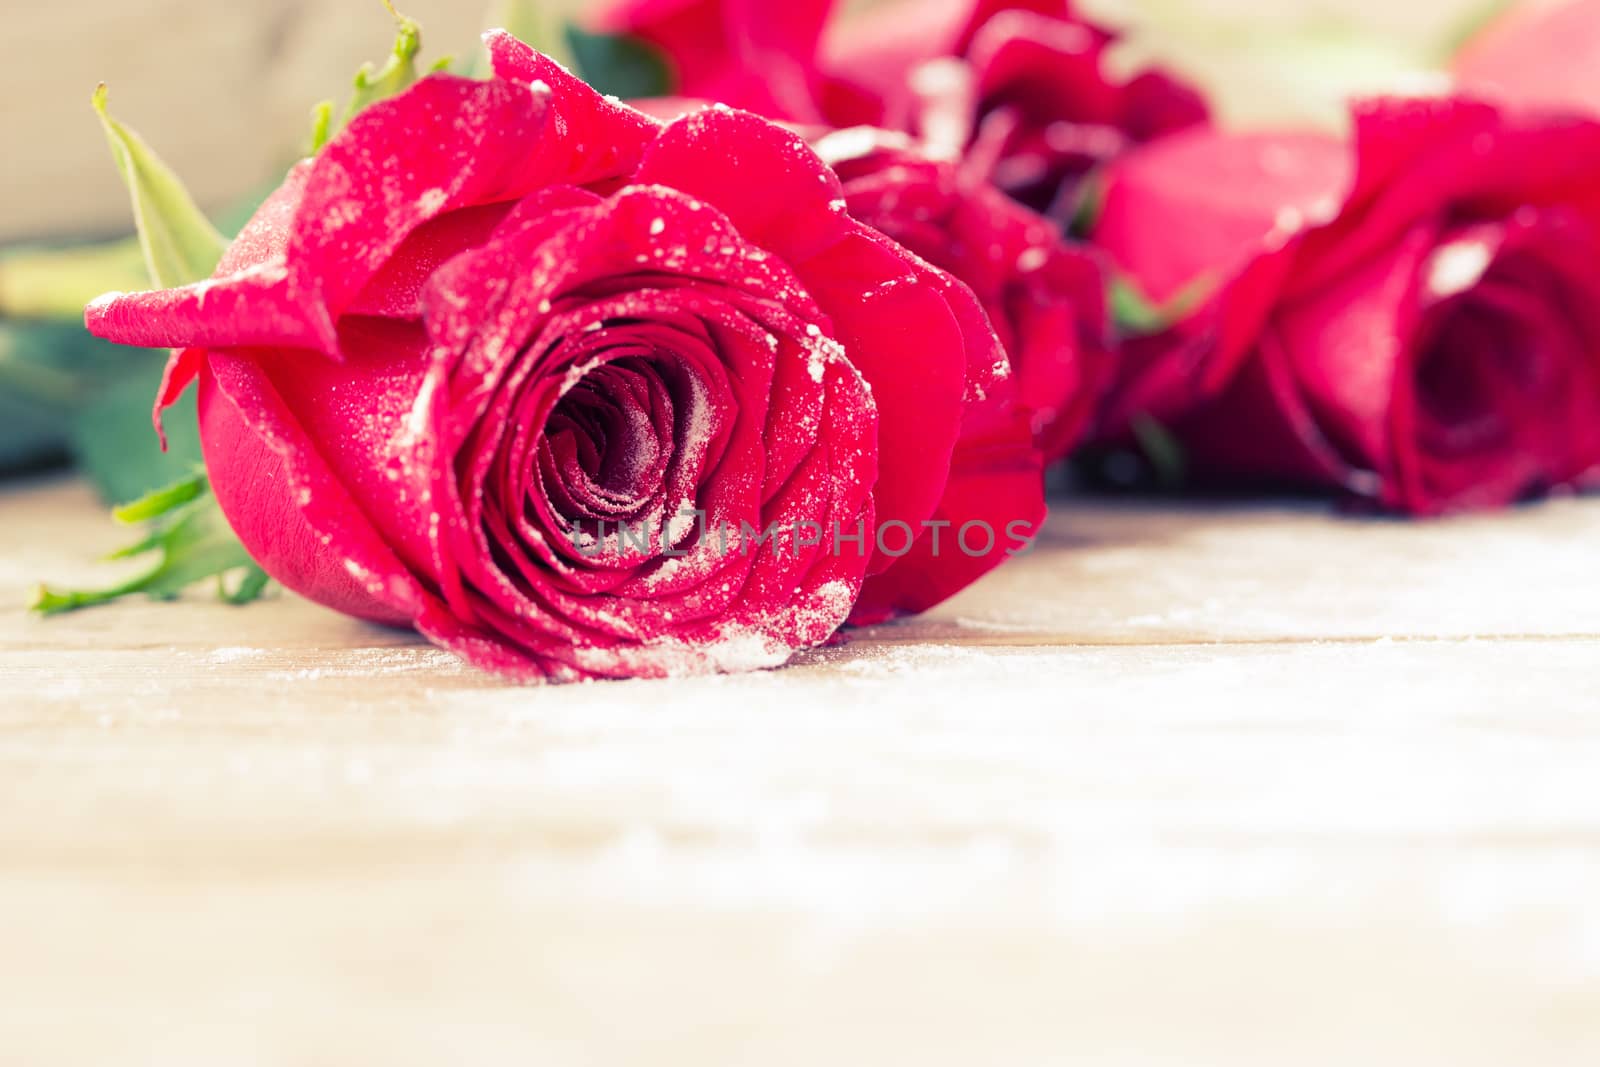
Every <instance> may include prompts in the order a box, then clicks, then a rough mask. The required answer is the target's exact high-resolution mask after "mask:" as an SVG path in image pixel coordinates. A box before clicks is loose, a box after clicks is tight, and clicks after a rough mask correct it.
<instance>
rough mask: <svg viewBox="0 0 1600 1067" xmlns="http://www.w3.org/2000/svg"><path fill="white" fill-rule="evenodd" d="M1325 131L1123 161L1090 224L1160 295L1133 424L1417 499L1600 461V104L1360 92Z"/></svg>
mask: <svg viewBox="0 0 1600 1067" xmlns="http://www.w3.org/2000/svg"><path fill="white" fill-rule="evenodd" d="M1356 130H1357V133H1356V141H1355V151H1354V161H1353V162H1354V173H1353V175H1352V174H1351V163H1350V162H1349V159H1350V152H1349V149H1348V147H1347V146H1346V145H1345V144H1343V143H1342V142H1339V141H1335V140H1333V139H1331V138H1321V137H1314V136H1304V137H1262V136H1256V137H1244V136H1224V135H1221V134H1216V133H1210V132H1201V133H1194V134H1185V135H1181V136H1179V137H1176V138H1173V139H1171V140H1169V141H1166V142H1163V143H1162V144H1160V145H1154V146H1151V147H1149V148H1147V149H1144V150H1142V151H1141V152H1139V153H1136V154H1135V155H1133V156H1130V157H1129V158H1128V159H1126V160H1124V161H1123V162H1122V163H1121V164H1119V165H1118V166H1117V167H1116V168H1114V171H1113V173H1112V176H1111V178H1110V181H1109V185H1108V190H1107V196H1106V201H1105V209H1104V212H1103V215H1102V217H1101V219H1100V222H1099V225H1098V227H1097V230H1096V234H1095V239H1096V241H1097V242H1098V243H1100V244H1101V245H1102V246H1103V247H1104V248H1105V249H1107V250H1108V251H1109V252H1110V254H1111V257H1112V259H1113V260H1114V261H1115V263H1116V264H1117V265H1118V266H1120V268H1121V269H1122V270H1124V271H1126V272H1127V273H1128V274H1129V275H1130V276H1131V277H1132V279H1133V280H1134V282H1135V283H1136V284H1137V285H1138V286H1139V287H1141V288H1142V289H1143V290H1144V291H1145V292H1146V293H1147V294H1148V295H1150V296H1151V297H1154V298H1155V299H1156V300H1157V301H1161V300H1167V299H1171V298H1173V297H1175V296H1177V295H1178V294H1181V293H1183V292H1184V291H1185V289H1186V288H1187V287H1191V286H1192V284H1193V283H1194V282H1195V281H1196V280H1197V279H1200V280H1201V281H1202V283H1203V284H1208V285H1210V286H1212V287H1213V289H1214V292H1213V295H1212V296H1211V297H1210V298H1209V299H1207V300H1206V301H1205V302H1204V303H1203V305H1202V306H1201V307H1199V308H1198V309H1197V310H1195V311H1194V312H1193V313H1192V314H1191V315H1190V316H1189V317H1188V318H1186V319H1185V320H1184V321H1182V322H1180V323H1179V324H1177V325H1176V326H1175V327H1174V328H1173V329H1171V330H1169V331H1167V332H1166V333H1164V334H1161V335H1158V336H1155V337H1150V338H1145V339H1142V340H1140V341H1138V342H1136V343H1135V344H1134V345H1133V346H1131V348H1130V350H1129V353H1128V358H1127V359H1126V361H1125V363H1124V364H1123V369H1122V380H1121V381H1120V382H1119V385H1118V387H1117V389H1116V391H1115V392H1114V395H1113V399H1112V401H1111V403H1110V405H1109V407H1108V410H1107V415H1106V422H1107V431H1108V432H1109V433H1111V434H1113V435H1114V434H1116V433H1118V432H1119V431H1121V430H1122V429H1124V428H1125V427H1126V426H1127V425H1128V424H1129V423H1130V422H1131V421H1132V420H1133V419H1134V418H1136V417H1137V416H1138V415H1140V414H1141V413H1144V414H1149V415H1152V416H1154V417H1155V418H1157V419H1159V420H1162V421H1164V422H1166V423H1167V424H1168V426H1169V428H1170V429H1172V430H1173V431H1174V432H1175V433H1176V435H1177V436H1178V438H1179V439H1180V440H1181V441H1182V442H1183V443H1184V445H1186V446H1187V450H1188V454H1189V457H1190V459H1191V460H1192V461H1193V464H1194V466H1195V467H1196V469H1197V471H1198V473H1200V474H1201V475H1203V476H1209V477H1212V478H1222V479H1229V480H1239V479H1252V480H1266V481H1277V482H1292V483H1298V484H1301V485H1307V486H1328V487H1335V488H1338V489H1341V490H1344V491H1345V492H1347V493H1350V494H1354V495H1355V496H1357V497H1361V498H1366V499H1369V500H1372V501H1375V502H1377V503H1379V504H1381V505H1382V506H1385V507H1388V508H1393V509H1399V510H1404V511H1409V512H1413V513H1418V514H1435V513H1439V512H1445V511H1451V510H1459V509H1464V508H1473V507H1493V506H1498V505H1504V504H1507V503H1510V502H1512V501H1515V500H1517V499H1520V498H1522V497H1525V496H1528V495H1531V494H1535V493H1538V492H1540V491H1543V490H1548V489H1550V488H1552V487H1556V486H1563V485H1567V484H1570V483H1572V482H1574V481H1575V480H1576V479H1578V478H1579V477H1580V476H1582V475H1583V473H1584V472H1585V471H1587V470H1588V469H1589V468H1591V467H1593V466H1594V465H1595V464H1596V463H1597V462H1600V312H1597V310H1596V309H1597V308H1600V125H1596V124H1594V123H1590V122H1586V121H1579V120H1565V119H1562V120H1548V119H1544V120H1541V119H1523V118H1513V117H1508V116H1505V115H1503V114H1501V113H1500V112H1498V111H1496V110H1495V109H1494V108H1492V107H1489V106H1487V105H1483V104H1478V103H1473V102H1468V101H1461V100H1418V101H1403V100H1386V101H1376V102H1372V103H1369V104H1366V105H1363V106H1362V107H1360V108H1358V110H1357V114H1356Z"/></svg>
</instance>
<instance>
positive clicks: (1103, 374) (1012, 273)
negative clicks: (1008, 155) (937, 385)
mask: <svg viewBox="0 0 1600 1067" xmlns="http://www.w3.org/2000/svg"><path fill="white" fill-rule="evenodd" d="M812 147H813V148H815V149H816V150H817V153H818V154H819V155H820V156H821V157H822V159H823V161H824V162H826V163H827V164H828V165H829V166H831V167H833V169H834V173H836V174H838V175H839V179H840V181H841V182H843V183H844V197H845V203H846V204H848V205H849V209H850V214H851V215H852V216H854V217H855V218H857V219H860V220H861V221H862V222H865V223H866V224H867V225H869V226H872V227H873V228H875V229H877V230H879V231H881V232H883V233H885V234H887V235H888V236H890V237H892V238H894V239H895V240H896V241H899V242H900V243H901V244H903V245H904V246H905V247H907V248H909V249H910V250H911V251H913V252H915V253H917V254H918V255H919V256H922V257H923V258H924V259H926V260H927V261H928V262H930V263H932V264H933V265H934V266H936V267H940V268H942V269H944V270H947V271H949V272H950V273H951V274H954V275H955V276H956V277H957V278H959V279H961V280H962V281H963V282H966V283H967V285H969V286H970V287H971V288H972V291H973V292H974V293H975V294H976V295H977V297H978V299H979V301H980V302H982V304H983V306H984V309H985V310H986V311H987V312H988V313H989V320H990V322H992V323H993V324H994V327H995V330H996V331H997V332H998V333H999V334H1000V340H1001V342H1002V343H1003V344H1004V345H1005V347H1006V351H1007V353H1008V354H1009V355H1010V357H1011V367H1012V373H1013V374H1014V375H1015V376H1016V381H1017V389H1018V394H1019V397H1020V400H1021V402H1022V404H1023V406H1024V407H1026V408H1028V409H1029V410H1030V411H1031V412H1032V413H1033V427H1034V430H1035V433H1036V434H1037V436H1038V439H1039V444H1040V448H1041V449H1042V450H1043V452H1044V454H1045V457H1046V459H1057V458H1060V457H1062V456H1065V455H1066V454H1067V453H1068V452H1069V451H1070V450H1071V449H1072V446H1073V445H1075V444H1076V443H1077V442H1078V439H1079V437H1080V436H1081V435H1082V432H1083V429H1084V427H1085V425H1086V423H1087V422H1088V419H1089V417H1090V416H1091V414H1092V413H1093V411H1094V408H1095V405H1096V402H1097V401H1098V400H1099V398H1100V394H1101V392H1102V390H1103V387H1104V386H1105V385H1106V384H1107V381H1108V376H1109V372H1110V371H1111V359H1110V350H1109V348H1108V346H1107V343H1106V327H1107V323H1106V309H1105V295H1104V290H1103V279H1102V277H1101V271H1100V267H1099V264H1098V263H1097V262H1096V260H1095V258H1094V257H1093V255H1092V254H1090V253H1089V252H1088V251H1086V250H1084V249H1082V248H1080V247H1076V246H1073V245H1070V244H1068V243H1067V242H1066V241H1065V240H1064V239H1063V238H1062V237H1061V234H1060V231H1059V230H1058V229H1057V228H1056V227H1055V226H1053V225H1051V224H1050V223H1049V222H1048V221H1046V220H1045V219H1044V218H1042V217H1041V216H1039V215H1038V214H1036V213H1034V212H1033V211H1030V210H1028V209H1027V208H1025V207H1022V206H1021V205H1020V204H1017V203H1014V202H1013V201H1011V200H1009V199H1007V198H1006V197H1005V196H1004V195H1003V194H1002V193H1001V192H1000V191H999V190H998V189H996V188H994V186H992V185H990V184H989V183H988V182H985V181H983V180H981V179H973V178H972V177H971V176H970V175H967V174H964V173H963V172H962V171H961V169H960V168H959V167H957V166H955V165H953V164H950V163H940V162H935V161H932V160H929V159H928V158H927V157H926V156H923V155H922V154H920V153H919V152H917V151H916V150H915V149H914V148H913V147H912V145H911V142H909V141H908V140H907V139H906V138H905V137H904V136H902V135H898V134H893V133H887V132H885V131H881V130H874V129H871V128H870V127H855V128H852V129H848V130H836V131H833V132H831V133H825V134H819V135H813V136H812Z"/></svg>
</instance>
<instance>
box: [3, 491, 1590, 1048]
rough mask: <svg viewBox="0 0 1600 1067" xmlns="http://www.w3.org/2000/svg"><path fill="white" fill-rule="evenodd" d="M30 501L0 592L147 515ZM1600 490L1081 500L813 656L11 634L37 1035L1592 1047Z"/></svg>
mask: <svg viewBox="0 0 1600 1067" xmlns="http://www.w3.org/2000/svg"><path fill="white" fill-rule="evenodd" d="M116 536H117V532H116V531H115V530H113V529H112V528H110V527H109V525H108V524H106V523H105V522H104V520H103V519H102V518H101V513H100V511H99V509H98V507H96V506H95V505H94V504H93V503H92V502H91V501H90V500H89V498H88V496H87V494H86V492H85V491H84V490H83V489H81V488H80V487H78V486H77V485H75V484H73V483H71V482H69V481H42V482H38V483H35V484H33V485H31V486H28V487H24V488H21V489H13V490H9V491H6V492H5V493H4V495H3V496H0V599H3V600H4V602H6V603H15V602H17V601H18V600H19V599H20V597H21V596H22V594H23V592H24V590H25V587H26V585H27V584H28V583H29V582H30V581H32V580H34V579H36V578H38V577H40V576H49V577H52V578H56V579H73V578H86V577H90V576H92V575H91V568H89V567H88V566H87V565H86V564H85V562H84V561H85V560H87V559H88V558H89V557H90V554H91V553H93V552H96V551H104V550H105V549H107V548H109V547H111V546H112V545H113V544H114V543H115V539H116ZM1597 539H1600V501H1587V502H1574V501H1566V502H1557V503H1553V504H1550V505H1547V506H1544V507H1539V508H1533V509H1528V510H1525V511H1520V512H1517V513H1514V514H1511V515H1507V516H1501V517H1496V518H1481V519H1469V520H1459V521H1455V522H1447V523H1439V524H1432V525H1403V524H1398V523H1390V522H1383V521H1362V520H1349V519H1340V518H1336V517H1333V516H1331V515H1329V514H1328V513H1326V512H1325V511H1323V510H1321V509H1318V508H1315V507H1310V506H1291V507H1283V506H1265V505H1256V504H1235V505H1231V506H1223V505H1158V504H1110V503H1103V502H1101V503H1085V502H1077V501H1063V502H1061V504H1060V506H1059V507H1058V509H1057V516H1056V518H1055V520H1054V521H1053V523H1052V526H1051V529H1050V536H1049V538H1048V543H1047V544H1046V546H1045V547H1043V548H1042V549H1041V550H1039V551H1038V552H1037V553H1035V554H1034V555H1032V556H1030V557H1028V558H1026V559H1024V560H1021V561H1019V562H1018V563H1016V564H1015V566H1014V567H1013V568H1012V569H1010V570H1008V571H1006V572H1003V573H1002V574H1001V575H999V576H997V577H995V578H994V579H993V580H991V581H989V582H986V583H984V584H983V585H981V586H979V587H978V588H977V589H976V590H974V591H972V592H971V593H969V594H967V595H965V596H964V597H962V598H960V599H959V600H958V601H956V602H954V603H952V604H951V605H948V606H947V607H946V608H944V609H942V610H941V611H939V612H937V613H935V615H933V616H931V617H930V618H928V619H925V620H919V621H917V622H914V623H908V624H902V625H899V626H894V627H886V628H881V629H877V630H873V631H870V632H867V633H864V634H861V635H858V637H857V638H856V639H855V640H853V641H852V642H851V643H850V644H849V645H847V646H845V647H842V648H837V649H830V650H825V651H821V652H818V653H814V654H812V655H810V656H807V657H805V658H804V660H803V661H802V663H801V664H800V665H798V666H796V667H794V668H792V669H790V670H787V671H782V672H774V673H768V674H760V675H755V676H749V677H741V678H720V679H703V680H696V681H684V682H676V683H613V684H596V685H585V686H575V687H567V688H557V689H550V688H543V689H541V688H513V687H504V686H501V685H498V684H496V683H495V682H494V681H493V680H492V679H488V678H485V677H483V676H481V675H478V674H476V673H473V672H471V671H470V670H468V669H466V668H464V667H462V666H460V665H459V664H457V663H456V662H455V661H454V660H453V659H451V658H450V657H449V656H447V655H444V654H442V653H439V652H436V651H434V650H432V649H430V648H428V647H427V646H425V645H422V644H421V643H419V642H417V641H416V640H414V639H412V638H410V637H408V636H407V635H404V634H399V633H395V632H391V631H384V630H378V629H373V628H370V627H365V626H362V625H360V624H357V623H353V622H349V621H347V620H343V619H340V618H338V617H336V616H333V615H331V614H329V613H327V612H324V611H321V610H319V609H317V608H315V607H313V606H311V605H308V604H305V603H303V602H300V601H297V600H294V599H292V598H289V597H279V598H278V599H276V600H274V601H272V602H269V603H266V604H262V605H258V606H255V607H251V608H247V609H242V610H241V609H232V608H226V607H223V606H220V605H217V604H215V603H212V602H209V601H207V600H205V599H203V598H196V599H194V600H193V601H192V602H184V603H182V604H179V605H157V604H148V603H129V604H126V605H122V606H118V607H113V608H109V609H105V610H101V611H95V612H87V613H83V614H80V615H77V616H72V617H68V618H64V619H57V620H51V621H43V620H36V619H28V618H25V617H23V616H21V615H19V614H17V613H15V612H12V611H7V612H5V613H4V614H3V615H0V692H4V693H5V694H6V695H5V697H4V698H3V700H4V703H3V705H0V707H3V710H0V946H3V949H0V1062H5V1063H8V1064H9V1063H18V1064H28V1065H30V1067H31V1065H36V1064H46V1065H53V1064H94V1063H106V1062H117V1063H134V1064H162V1065H183V1067H187V1065H190V1064H193V1065H196V1067H200V1065H204V1067H216V1065H232V1064H241V1065H256V1064H261V1065H266V1064H308V1065H309V1064H319V1065H320V1064H338V1065H346V1064H353V1063H382V1064H399V1065H408V1064H419V1065H420V1064H432V1063H438V1062H441V1061H443V1060H445V1059H447V1058H449V1059H453V1060H458V1061H461V1062H467V1063H474V1064H479V1063H483V1064H494V1063H516V1064H525V1063H538V1064H557V1065H565V1064H585V1065H587V1064H602V1065H610V1064H633V1063H647V1064H652V1065H657V1064H664V1065H676V1064H685V1065H696V1067H705V1065H720V1064H741V1065H743V1064H751V1065H756V1064H759V1065H763V1067H771V1065H788V1064H794V1065H813V1064H818V1063H847V1064H856V1063H860V1064H874V1065H881V1064H917V1065H928V1064H934V1065H943V1064H951V1065H955V1064H974V1063H985V1064H988V1063H996V1064H1008V1065H1032V1064H1057V1063H1068V1062H1072V1063H1085V1062H1087V1063H1095V1064H1140V1065H1144V1064H1171V1063H1183V1064H1190V1065H1192V1064H1256V1063H1260V1064H1271V1065H1282V1064H1285V1063H1293V1064H1296V1065H1320V1064H1329V1065H1333V1064H1339V1065H1348V1064H1350V1063H1355V1062H1363V1063H1365V1062H1371V1063H1397V1064H1401V1063H1403V1064H1406V1065H1408V1067H1416V1065H1432V1064H1438V1065H1441V1067H1444V1065H1449V1067H1463V1065H1475V1064H1484V1065H1495V1067H1500V1065H1503V1064H1505V1063H1508V1062H1515V1063H1536V1064H1541V1065H1565V1064H1573V1065H1580V1064H1582V1065H1587V1064H1592V1063H1594V1062H1596V1061H1597V1058H1600V909H1597V908H1596V906H1595V903H1594V902H1595V901H1596V900H1600V776H1597V775H1596V773H1595V768H1596V767H1597V766H1600V703H1597V701H1596V698H1595V693H1596V689H1595V679H1596V677H1597V671H1600V638H1597V637H1596V635H1597V634H1600V597H1597V596H1596V595H1595V593H1596V590H1600V555H1597V554H1596V552H1595V551H1594V546H1595V545H1596V544H1597V543H1600V540H1597Z"/></svg>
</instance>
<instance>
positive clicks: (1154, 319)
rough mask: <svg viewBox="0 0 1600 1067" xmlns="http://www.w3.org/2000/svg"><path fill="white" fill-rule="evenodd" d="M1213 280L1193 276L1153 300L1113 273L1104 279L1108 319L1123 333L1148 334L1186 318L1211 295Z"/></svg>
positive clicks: (1161, 331) (1124, 335)
mask: <svg viewBox="0 0 1600 1067" xmlns="http://www.w3.org/2000/svg"><path fill="white" fill-rule="evenodd" d="M1214 288H1215V283H1214V282H1213V281H1212V279H1211V278H1210V277H1202V278H1197V279H1195V280H1194V281H1192V282H1190V283H1189V284H1188V285H1186V286H1184V287H1183V288H1182V289H1181V290H1179V291H1178V292H1177V293H1176V294H1175V295H1173V296H1172V297H1170V298H1169V299H1167V300H1166V301H1164V302H1162V303H1160V304H1157V303H1155V302H1154V301H1152V300H1151V299H1150V298H1149V297H1147V296H1145V294H1144V292H1143V290H1141V289H1140V288H1139V287H1138V286H1137V285H1135V284H1134V283H1133V282H1132V281H1131V280H1129V279H1128V278H1127V277H1125V276H1123V275H1120V274H1113V275H1112V277H1111V278H1110V280H1109V281H1107V283H1106V300H1107V302H1108V303H1109V304H1110V308H1111V321H1112V322H1113V323H1115V324H1116V327H1117V332H1118V333H1119V334H1121V335H1122V336H1123V337H1149V336H1151V335H1152V334H1158V333H1165V332H1166V331H1167V330H1169V329H1171V328H1172V327H1173V326H1175V325H1177V324H1178V323H1180V322H1182V321H1183V320H1184V319H1186V318H1188V317H1189V315H1190V314H1191V313H1193V312H1194V310H1195V309H1196V308H1198V307H1199V306H1200V305H1201V304H1202V303H1204V302H1205V299H1206V297H1208V296H1209V295H1211V292H1212V291H1213V289H1214Z"/></svg>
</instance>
